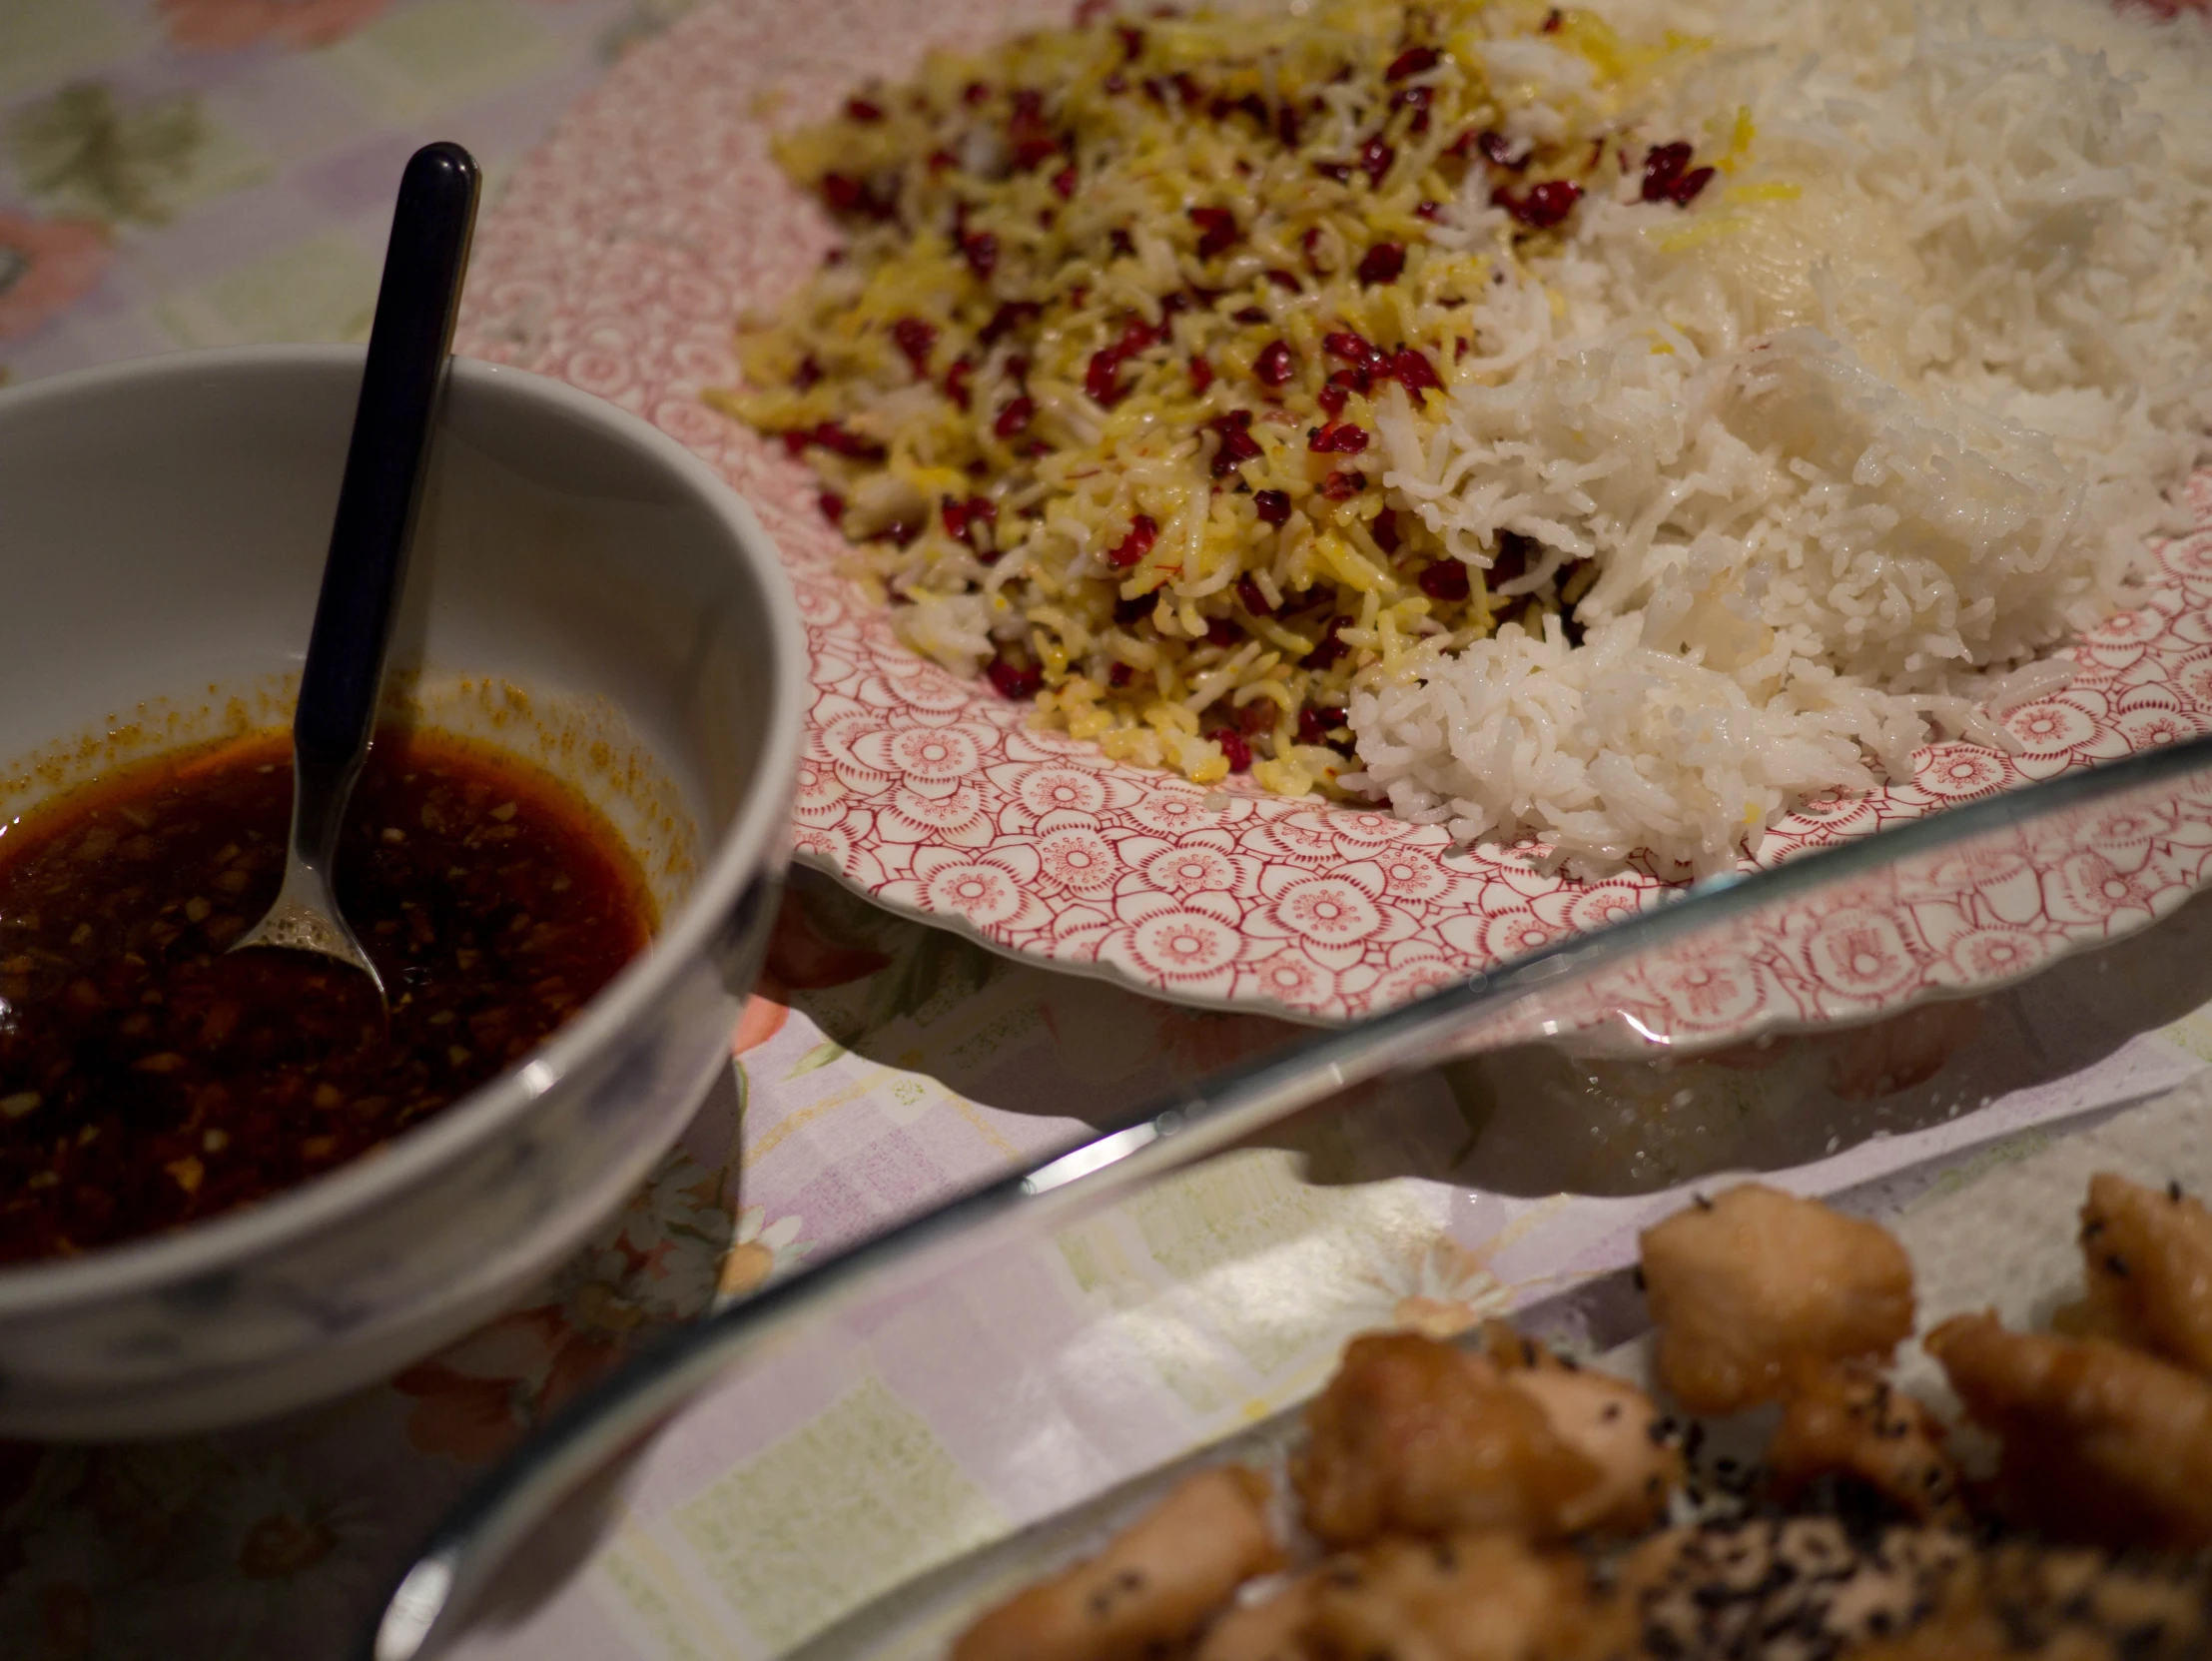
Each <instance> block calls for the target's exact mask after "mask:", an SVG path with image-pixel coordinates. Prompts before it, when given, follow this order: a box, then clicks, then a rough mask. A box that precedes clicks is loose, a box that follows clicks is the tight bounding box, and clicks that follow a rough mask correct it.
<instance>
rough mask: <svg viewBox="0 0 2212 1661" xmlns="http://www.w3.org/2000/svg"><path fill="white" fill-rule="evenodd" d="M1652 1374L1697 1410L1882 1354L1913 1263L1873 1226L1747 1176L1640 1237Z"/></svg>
mask: <svg viewBox="0 0 2212 1661" xmlns="http://www.w3.org/2000/svg"><path fill="white" fill-rule="evenodd" d="M1642 1245H1643V1272H1644V1283H1645V1289H1646V1291H1647V1292H1648V1293H1649V1295H1650V1302H1651V1313H1652V1321H1653V1324H1654V1325H1655V1326H1656V1327H1657V1328H1658V1331H1659V1350H1658V1356H1657V1360H1658V1367H1659V1377H1660V1381H1661V1382H1662V1383H1664V1384H1665V1385H1666V1386H1667V1388H1668V1389H1670V1390H1672V1391H1673V1392H1674V1394H1675V1396H1676V1398H1677V1399H1678V1400H1680V1401H1681V1402H1682V1404H1683V1405H1684V1406H1686V1407H1688V1408H1689V1409H1690V1410H1691V1411H1692V1412H1697V1413H1734V1412H1740V1411H1742V1410H1743V1409H1744V1408H1746V1407H1753V1406H1757V1405H1758V1404H1759V1403H1760V1402H1763V1401H1773V1400H1775V1399H1777V1398H1778V1397H1780V1396H1782V1395H1783V1394H1784V1393H1785V1392H1786V1391H1787V1389H1788V1387H1789V1381H1790V1377H1791V1374H1792V1372H1793V1371H1795V1370H1798V1369H1802V1368H1808V1367H1818V1366H1820V1365H1822V1364H1824V1363H1827V1362H1830V1361H1841V1360H1847V1359H1850V1358H1852V1357H1854V1356H1880V1357H1883V1358H1886V1357H1887V1356H1888V1355H1889V1354H1890V1353H1891V1352H1893V1351H1894V1350H1895V1348H1896V1346H1897V1344H1898V1343H1899V1342H1901V1341H1902V1340H1903V1339H1904V1338H1905V1337H1906V1336H1907V1335H1908V1334H1909V1333H1910V1332H1911V1330H1912V1265H1911V1264H1910V1263H1909V1262H1907V1261H1906V1260H1905V1255H1904V1248H1903V1247H1902V1246H1899V1245H1898V1244H1897V1243H1896V1242H1895V1241H1894V1240H1892V1239H1891V1238H1890V1237H1889V1235H1888V1234H1887V1233H1886V1232H1885V1231H1883V1230H1882V1229H1880V1228H1878V1227H1876V1226H1875V1225H1874V1224H1871V1223H1866V1222H1862V1221H1860V1220H1859V1219H1857V1218H1849V1217H1844V1216H1843V1215H1842V1214H1841V1213H1839V1212H1833V1211H1831V1210H1829V1208H1828V1207H1826V1206H1824V1205H1821V1204H1820V1203H1819V1202H1818V1201H1813V1200H1800V1199H1798V1198H1796V1197H1795V1196H1794V1195H1788V1194H1784V1193H1782V1192H1781V1191H1779V1190H1777V1189H1771V1188H1765V1187H1762V1186H1761V1185H1759V1184H1757V1183H1747V1184H1746V1185H1744V1186H1743V1187H1742V1188H1735V1189H1731V1190H1729V1192H1728V1193H1726V1194H1724V1195H1722V1196H1721V1197H1720V1198H1719V1199H1717V1200H1700V1201H1699V1202H1698V1204H1697V1205H1696V1206H1694V1207H1693V1208H1691V1209H1690V1210H1689V1211H1685V1212H1678V1213H1677V1214H1676V1215H1675V1216H1673V1217H1670V1218H1668V1219H1667V1220H1666V1222H1664V1223H1662V1224H1660V1225H1659V1226H1658V1227H1657V1228H1654V1229H1649V1230H1646V1231H1645V1233H1644V1237H1643V1243H1642Z"/></svg>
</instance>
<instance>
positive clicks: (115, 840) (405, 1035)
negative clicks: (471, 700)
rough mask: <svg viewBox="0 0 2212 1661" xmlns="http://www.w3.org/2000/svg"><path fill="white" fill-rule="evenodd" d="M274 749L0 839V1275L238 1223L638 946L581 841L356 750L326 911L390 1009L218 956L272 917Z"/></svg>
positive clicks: (612, 844)
mask: <svg viewBox="0 0 2212 1661" xmlns="http://www.w3.org/2000/svg"><path fill="white" fill-rule="evenodd" d="M291 803H292V757H291V743H290V738H289V736H288V735H285V734H272V735H267V736H264V737H257V738H253V739H248V740H244V741H241V742H238V743H233V744H229V745H226V746H224V747H222V748H220V749H215V750H202V751H197V752H186V753H183V754H179V755H172V756H167V757H162V758H159V759H157V760H155V761H152V762H148V763H145V764H142V765H140V766H138V767H136V768H133V769H131V770H129V771H128V772H126V773H124V774H122V775H120V776H118V777H115V778H113V779H111V780H108V781H106V782H104V783H103V784H101V785H98V786H95V787H92V788H89V789H87V790H84V791H79V792H76V793H74V794H72V795H71V796H69V797H67V798H64V799H63V800H62V801H60V802H58V803H55V804H53V805H51V806H49V807H46V808H43V809H40V810H36V811H34V812H33V813H31V814H29V815H26V816H25V817H24V818H23V819H22V820H21V821H19V822H18V823H16V824H15V825H13V826H12V827H10V828H8V829H7V830H6V831H5V833H4V834H0V1264H7V1263H20V1262H26V1261H30V1260H33V1259H40V1258H53V1257H64V1256H71V1255H74V1254H76V1253H78V1252H80V1251H84V1250H87V1249H89V1248H91V1247H94V1246H105V1245H108V1244H110V1243H112V1242H116V1241H122V1240H128V1239H130V1238H132V1237H133V1236H138V1235H145V1234H150V1233H154V1232H156V1231H159V1230H165V1229H172V1228H175V1227H177V1226H178V1225H179V1224H184V1223H189V1222H192V1221H194V1220H195V1219H198V1218H204V1217H209V1216H212V1215H214V1214H215V1213H218V1212H226V1211H230V1210H232V1209H233V1208H235V1207H239V1206H244V1205H248V1204H250V1203H252V1202H254V1201H256V1200H260V1199H263V1198H265V1197H267V1196H269V1195H271V1194H274V1193H276V1192H277V1191H279V1190H281V1189H285V1188H289V1187H291V1186H292V1185H294V1184H296V1183H300V1182H303V1181H305V1180H306V1179H308V1178H310V1177H314V1176H318V1175H320V1174H321V1173H323V1172H326V1171H329V1170H332V1169H333V1168H334V1167H337V1166H339V1165H342V1164H344V1163H345V1162H346V1161H348V1160H351V1159H355V1158H357V1157H358V1156H360V1155H362V1154H365V1153H367V1152H368V1151H369V1150H370V1149H372V1148H375V1147H376V1146H377V1145H379V1144H380V1143H383V1142H386V1141H388V1140H389V1139H390V1138H392V1137H393V1136H396V1135H397V1134H398V1133H400V1132H401V1131H404V1130H406V1129H407V1128H408V1127H409V1126H412V1125H416V1124H419V1123H420V1122H421V1121H423V1120H425V1119H428V1118H429V1117H430V1116H432V1115H433V1114H435V1113H437V1112H438V1111H439V1110H441V1109H443V1108H445V1107H447V1106H448V1105H450V1104H451V1103H453V1102H454V1101H456V1100H458V1099H459V1098H460V1097H462V1096H464V1095H466V1094H467V1093H468V1092H469V1091H470V1090H472V1089H474V1088H475V1087H476V1086H478V1085H480V1084H482V1083H484V1082H485V1081H486V1080H488V1079H490V1078H492V1077H493V1076H494V1075H496V1074H498V1073H500V1072H501V1071H503V1070H504V1069H505V1068H506V1067H507V1066H509V1065H510V1064H511V1063H513V1062H514V1061H516V1060H517V1059H519V1058H520V1057H521V1056H522V1055H524V1054H525V1053H526V1052H528V1051H529V1050H531V1049H533V1048H535V1047H536V1046H537V1045H538V1044H539V1043H540V1042H541V1041H542V1040H543V1039H544V1038H545V1037H546V1036H547V1035H548V1034H550V1033H551V1032H552V1031H553V1030H554V1029H555V1028H557V1027H558V1026H560V1025H561V1023H562V1022H564V1021H566V1020H567V1019H568V1018H569V1017H570V1016H571V1015H573V1014H575V1012H576V1011H577V1010H578V1009H579V1008H581V1007H582V1005H583V1004H584V1002H585V1001H586V1000H587V999H589V998H590V997H591V995H592V994H593V993H595V992H597V991H598V990H599V988H600V987H601V986H603V985H605V984H606V982H607V981H608V980H609V979H611V978H612V977H613V975H614V973H615V971H617V970H618V969H620V968H621V967H622V965H623V964H624V963H625V962H627V961H628V960H629V958H630V957H632V956H633V955H634V954H635V953H636V952H637V951H638V950H639V949H640V948H642V947H643V945H644V944H645V940H646V937H647V935H648V933H649V932H650V929H651V925H652V914H651V902H650V900H649V899H648V898H647V897H646V895H645V890H644V885H643V883H642V881H641V880H640V878H639V875H638V872H637V869H636V866H635V865H634V863H633V862H632V861H631V859H630V856H629V854H628V851H627V850H626V849H625V848H624V847H623V846H622V844H621V842H620V841H619V839H618V838H617V837H616V836H615V834H614V832H613V831H612V830H611V828H609V827H608V826H607V824H606V823H605V821H604V820H603V819H601V818H600V816H599V815H598V814H597V813H596V812H595V811H594V810H593V809H592V808H591V807H590V806H589V805H588V804H586V803H584V802H583V801H582V800H581V799H579V798H578V797H576V796H575V795H574V794H573V793H571V792H570V791H569V790H568V789H567V788H566V787H565V786H562V785H561V784H559V783H558V782H557V781H555V780H553V779H551V778H549V777H547V776H546V775H544V774H542V773H540V772H537V771H536V770H535V769H531V768H528V767H524V766H522V765H519V764H517V763H514V762H512V761H509V760H507V759H505V758H502V757H500V756H499V755H497V754H496V753H495V752H492V751H490V750H487V749H485V748H483V747H481V746H478V745H474V744H470V743H467V742H465V741H463V740H458V739H451V738H445V737H441V736H437V735H434V734H428V733H413V734H406V735H383V736H380V737H379V738H378V739H377V741H376V744H375V746H374V747H373V748H372V750H371V751H370V753H369V763H368V765H367V767H366V768H365V769H364V770H363V773H362V777H361V781H360V783H359V784H357V785H356V786H355V789H354V796H353V802H352V805H351V806H350V808H349V810H348V814H347V823H346V831H345V834H344V837H343V838H342V840H341V844H340V850H339V861H338V894H339V904H340V906H341V908H342V909H343V910H344V911H345V913H346V917H347V920H348V921H349V922H350V923H352V924H353V926H354V932H355V933H356V934H357V935H358V936H359V937H360V938H361V940H362V942H363V944H364V945H365V946H367V948H368V950H369V956H370V957H371V958H373V959H374V960H375V963H376V967H377V969H378V970H379V971H380V972H381V974H382V975H383V978H384V986H385V988H386V989H387V991H388V992H389V994H390V997H391V1015H390V1021H389V1023H388V1026H387V1025H386V1024H385V1022H384V1021H383V1020H382V1019H381V1018H380V1016H379V1013H378V1011H377V1009H376V1002H375V994H374V992H373V990H372V989H371V988H370V987H369V983H368V980H367V978H366V977H364V976H360V975H355V974H351V973H349V972H347V971H346V970H344V969H342V968H338V967H335V966H332V967H325V966H324V965H323V963H322V962H321V960H318V959H316V958H313V957H310V956H307V955H305V954H300V953H292V952H276V951H253V952H242V953H239V954H237V955H236V956H230V955H226V953H225V950H224V949H225V948H226V947H228V946H229V945H230V944H231V943H232V942H233V941H235V940H236V939H237V938H238V937H239V936H240V935H241V934H243V933H244V932H245V931H246V930H247V929H248V928H249V927H251V926H252V925H253V923H254V922H255V921H256V920H257V919H258V918H259V917H260V916H261V914H262V912H263V911H264V910H266V909H267V908H268V906H269V904H270V902H271V901H272V900H274V899H275V897H276V894H277V885H278V880H279V877H280V875H281V873H282V871H283V867H284V844H285V834H286V829H287V825H288V822H289V818H290V813H291Z"/></svg>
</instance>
